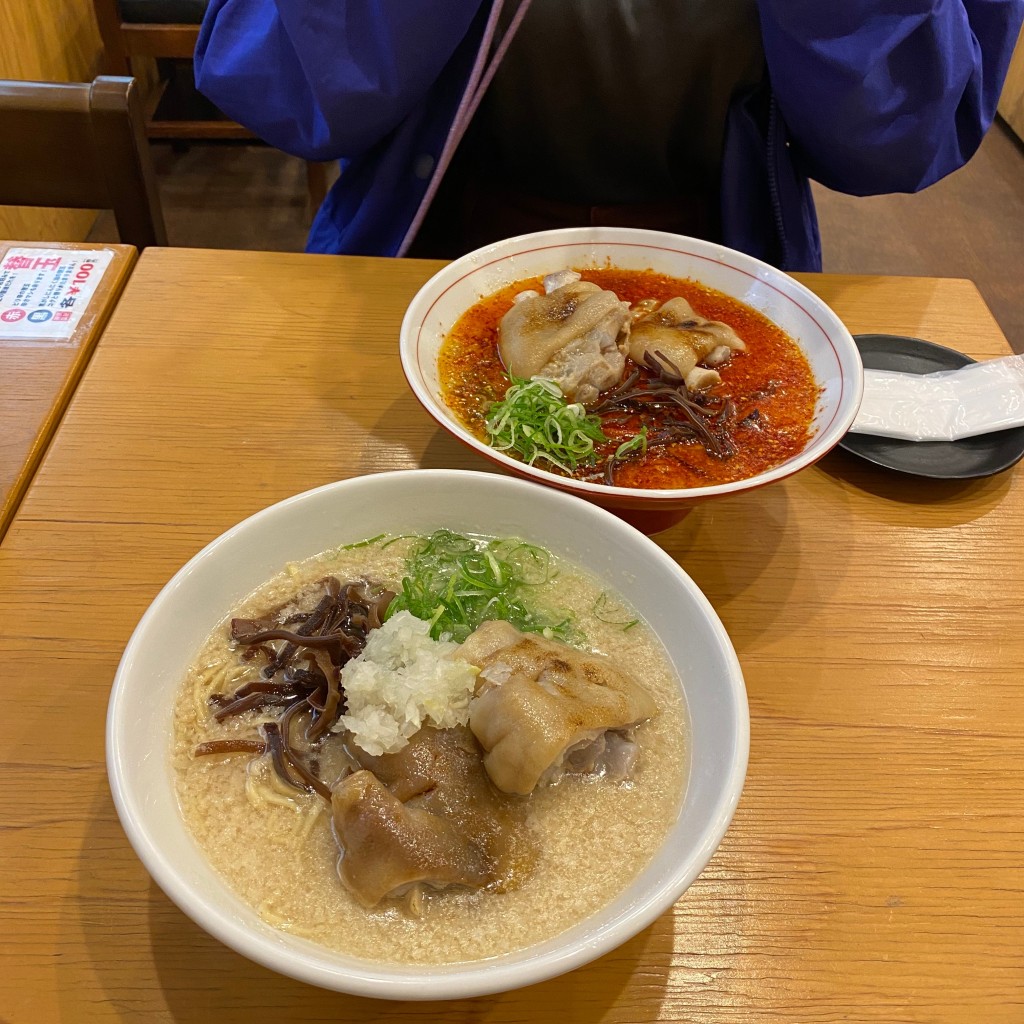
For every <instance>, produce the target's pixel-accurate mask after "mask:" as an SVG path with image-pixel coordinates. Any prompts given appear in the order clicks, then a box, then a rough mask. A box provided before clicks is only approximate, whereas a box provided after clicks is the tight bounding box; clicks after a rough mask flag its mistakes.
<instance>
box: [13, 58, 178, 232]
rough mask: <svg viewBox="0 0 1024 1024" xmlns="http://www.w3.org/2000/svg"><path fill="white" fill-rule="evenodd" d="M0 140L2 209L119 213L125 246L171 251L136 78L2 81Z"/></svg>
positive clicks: (118, 217) (115, 214) (120, 230)
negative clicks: (2, 141) (161, 247)
mask: <svg viewBox="0 0 1024 1024" xmlns="http://www.w3.org/2000/svg"><path fill="white" fill-rule="evenodd" d="M0 139H6V140H8V141H7V143H5V144H4V145H0V205H4V206H57V207H66V208H77V209H86V210H90V209H108V210H113V211H114V219H115V220H116V221H117V230H118V232H119V234H120V236H121V241H122V242H126V243H128V244H129V245H134V246H135V247H136V248H138V249H143V248H145V247H146V246H147V245H166V244H167V232H166V230H165V228H164V218H163V213H162V212H161V209H160V198H159V194H158V192H157V188H156V177H155V174H154V172H153V164H152V160H151V158H150V153H149V147H148V146H147V145H146V137H145V132H144V128H143V120H142V108H141V105H140V102H139V96H138V91H137V88H136V85H135V81H134V79H131V78H111V77H100V78H97V79H96V80H95V81H94V82H85V83H82V84H79V83H60V84H58V83H53V82H14V81H0ZM13 140H16V141H13Z"/></svg>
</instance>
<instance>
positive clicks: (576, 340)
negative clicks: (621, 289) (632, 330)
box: [498, 273, 629, 405]
mask: <svg viewBox="0 0 1024 1024" xmlns="http://www.w3.org/2000/svg"><path fill="white" fill-rule="evenodd" d="M573 276H574V275H573V273H568V274H567V278H568V280H567V283H565V284H563V285H561V287H557V288H555V289H554V290H553V291H551V292H550V293H549V294H546V295H534V296H528V297H526V298H523V299H521V301H517V302H516V303H515V305H513V306H512V308H511V309H510V310H509V311H508V312H507V313H506V314H505V315H504V316H503V317H502V318H501V325H500V330H499V339H498V351H499V352H500V353H501V358H502V361H503V362H504V364H505V368H506V369H507V370H508V371H509V373H510V374H512V375H513V376H514V377H521V378H524V379H529V378H531V377H546V378H548V379H549V380H553V381H556V382H557V383H558V385H559V387H561V389H562V393H563V394H564V395H565V396H566V397H567V398H568V399H569V401H571V402H581V403H582V404H584V405H587V404H590V403H593V402H595V401H596V400H597V397H598V395H599V393H600V392H601V391H603V390H605V389H606V388H609V387H612V385H614V384H618V383H619V381H620V380H621V379H622V371H623V368H624V367H625V365H626V356H625V345H626V339H627V337H628V335H629V303H627V302H620V301H619V299H618V297H617V296H616V294H615V293H614V292H609V291H605V290H604V289H603V288H600V287H598V286H597V285H596V284H592V283H589V282H587V281H578V280H572V277H573ZM549 280H550V278H549ZM552 283H554V282H552ZM517 298H518V297H517Z"/></svg>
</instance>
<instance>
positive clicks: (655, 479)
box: [438, 268, 821, 488]
mask: <svg viewBox="0 0 1024 1024" xmlns="http://www.w3.org/2000/svg"><path fill="white" fill-rule="evenodd" d="M580 273H581V274H582V275H583V278H584V280H586V281H593V282H594V283H595V284H597V285H599V286H600V287H601V288H606V289H609V290H610V291H613V292H615V294H616V295H617V296H618V297H619V298H620V299H624V300H625V301H627V302H629V303H630V304H631V305H633V304H635V303H637V302H639V301H640V300H642V299H648V298H654V299H657V300H658V301H659V302H667V301H668V300H669V299H671V298H674V297H675V296H679V295H681V296H682V297H683V298H685V299H686V300H687V302H689V303H690V305H691V306H692V307H693V308H694V309H695V310H696V311H697V312H698V313H699V314H700V315H701V316H703V317H706V318H707V319H709V320H722V321H724V322H725V323H727V324H729V325H730V326H731V327H732V328H733V329H734V330H735V331H736V333H737V334H738V335H739V336H740V337H741V338H742V339H743V340H744V342H746V345H747V350H746V352H740V353H736V354H735V355H734V356H733V359H732V360H731V362H730V363H729V364H728V365H726V366H724V367H720V368H719V373H720V374H721V376H722V382H721V383H720V384H718V385H716V386H715V388H714V389H713V393H714V394H717V395H722V396H725V397H728V398H731V399H732V401H733V403H734V405H735V408H736V414H735V417H734V419H733V421H732V426H731V428H730V437H731V440H732V441H733V443H734V445H735V448H736V451H735V454H733V455H730V456H728V457H726V458H719V457H717V456H714V455H711V454H709V453H708V452H707V451H705V449H704V447H703V446H702V445H701V444H700V443H699V442H697V441H694V442H691V443H680V444H673V445H670V446H668V447H665V448H657V449H651V450H650V451H649V452H648V453H647V455H645V456H643V457H640V458H634V459H630V460H629V461H627V462H624V463H622V464H620V465H618V466H617V467H616V469H615V475H614V481H615V484H616V486H619V487H643V488H677V487H701V486H710V485H712V484H721V483H729V482H730V481H733V480H743V479H746V478H748V477H751V476H755V475H756V474H758V473H761V472H764V471H765V470H768V469H771V468H772V467H774V466H778V465H779V464H780V463H782V462H785V461H786V460H787V459H789V458H791V457H792V456H794V455H796V454H798V453H799V452H800V451H802V450H803V448H804V447H805V446H806V444H807V442H808V440H809V439H810V435H811V422H812V420H813V418H814V412H815V408H816V406H817V402H818V398H819V395H820V390H821V389H820V388H819V387H818V385H817V383H816V382H815V380H814V375H813V374H812V372H811V368H810V366H809V365H808V362H807V358H806V356H804V354H803V352H802V351H801V350H800V348H799V347H798V346H797V345H796V343H795V342H794V341H793V340H792V339H791V338H790V337H789V336H788V335H787V334H786V333H785V332H784V331H783V330H781V329H780V328H779V327H777V326H776V325H775V324H773V323H772V322H771V321H770V320H769V319H768V318H767V317H765V316H764V315H762V314H761V313H758V312H757V311H756V310H754V309H751V308H750V307H749V306H747V305H745V304H744V303H742V302H739V301H738V300H736V299H733V298H731V297H730V296H728V295H724V294H723V293H722V292H718V291H715V290H714V289H712V288H707V287H705V286H704V285H702V284H699V283H697V282H696V281H692V280H683V279H681V278H675V277H668V276H667V275H664V274H658V273H655V272H654V271H652V270H617V269H613V268H606V269H586V270H580ZM526 288H534V289H536V290H538V291H541V292H543V284H542V281H541V278H539V277H536V278H527V279H524V280H522V281H517V282H515V283H514V284H510V285H508V286H507V287H505V288H502V289H501V290H500V291H497V292H495V293H494V294H493V295H489V296H487V297H486V298H484V299H481V300H480V301H479V302H477V303H476V304H475V305H473V306H471V307H470V308H469V309H468V310H466V312H465V313H463V314H462V316H461V317H460V318H459V319H458V321H457V322H456V323H455V325H454V327H452V329H451V331H450V332H449V333H448V336H447V337H446V338H445V340H444V342H443V344H442V346H441V350H440V353H439V354H438V374H439V377H440V381H441V394H442V397H443V399H444V402H445V404H446V405H447V406H448V407H449V408H450V409H451V410H452V411H453V412H454V413H455V414H456V416H457V417H458V418H459V420H460V421H461V422H462V423H463V424H464V425H465V426H466V427H467V428H468V429H469V430H470V431H472V433H473V434H474V435H475V436H476V437H478V438H479V439H480V440H481V441H484V442H485V443H486V441H487V431H486V429H485V427H484V421H485V419H486V416H487V411H488V409H489V408H490V406H491V404H492V403H493V402H496V401H499V400H500V399H502V398H503V397H504V395H505V392H506V390H507V389H508V387H509V385H510V381H509V379H508V376H507V374H506V372H505V368H504V366H503V365H502V362H501V357H500V355H499V353H498V325H499V324H500V322H501V318H502V317H503V316H504V315H505V313H507V312H508V310H509V309H510V308H511V307H512V300H513V298H514V296H516V295H517V294H518V293H519V292H521V291H523V290H524V289H526ZM632 367H633V363H632V362H631V361H630V360H627V362H626V372H627V373H628V372H629V371H630V370H631V369H632ZM754 410H757V413H758V416H757V417H756V424H752V423H751V422H749V421H748V422H747V423H746V424H744V423H743V422H742V421H743V420H744V419H745V418H746V417H748V416H749V414H750V413H752V412H754ZM624 428H625V430H624ZM630 429H632V430H636V429H637V427H636V425H634V424H630V423H628V422H627V423H626V424H619V425H617V426H614V427H613V426H606V433H607V434H608V435H609V436H610V437H613V438H615V440H616V443H617V442H618V441H619V440H624V439H626V438H627V437H628V436H629V430H630Z"/></svg>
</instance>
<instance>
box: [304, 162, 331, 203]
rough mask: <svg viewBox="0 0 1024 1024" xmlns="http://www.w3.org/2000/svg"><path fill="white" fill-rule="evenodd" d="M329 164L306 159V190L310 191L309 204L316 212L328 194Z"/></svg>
mask: <svg viewBox="0 0 1024 1024" xmlns="http://www.w3.org/2000/svg"><path fill="white" fill-rule="evenodd" d="M327 166H328V165H327V164H321V163H314V162H313V161H312V160H307V161H306V190H307V191H308V192H309V204H310V206H311V207H312V209H313V212H314V213H316V211H317V210H319V209H320V204H321V203H323V201H324V199H325V197H326V196H327Z"/></svg>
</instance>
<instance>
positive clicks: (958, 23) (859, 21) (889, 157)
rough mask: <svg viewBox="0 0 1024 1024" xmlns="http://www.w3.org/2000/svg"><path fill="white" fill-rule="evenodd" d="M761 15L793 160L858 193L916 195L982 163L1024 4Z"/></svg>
mask: <svg viewBox="0 0 1024 1024" xmlns="http://www.w3.org/2000/svg"><path fill="white" fill-rule="evenodd" d="M758 6H759V11H760V16H761V30H762V34H763V37H764V45H765V56H766V59H767V63H768V73H769V76H770V78H771V84H772V89H773V91H774V94H775V97H776V100H777V102H778V108H779V111H780V113H781V115H782V118H783V120H784V121H785V124H786V127H787V129H788V136H789V140H790V144H791V145H792V146H793V149H794V156H795V157H796V158H797V161H798V163H799V164H800V166H801V167H802V169H803V170H804V171H805V172H806V173H807V174H808V175H809V176H810V177H812V178H815V179H817V180H818V181H820V182H821V183H822V184H823V185H826V186H827V187H829V188H832V189H836V190H837V191H840V192H847V193H849V194H851V195H872V194H878V193H883V192H916V191H918V190H920V189H922V188H925V187H926V186H928V185H930V184H932V183H933V182H935V181H937V180H938V179H939V178H941V177H943V176H944V175H946V174H949V173H950V172H951V171H955V170H956V169H957V168H958V167H961V166H963V164H965V163H966V162H967V161H968V160H969V159H970V158H971V156H972V155H973V154H974V151H975V150H976V149H977V148H978V146H979V145H980V143H981V140H982V138H983V137H984V135H985V132H986V131H987V130H988V127H989V125H990V124H991V123H992V119H993V117H994V116H995V112H996V104H997V103H998V101H999V93H1000V90H1001V88H1002V84H1003V79H1004V77H1005V75H1006V70H1007V67H1008V66H1009V62H1010V56H1011V54H1012V53H1013V47H1014V44H1015V43H1016V41H1017V34H1018V31H1019V30H1020V26H1021V19H1022V17H1024V0H843V2H827V0H826V2H822V0H759V3H758Z"/></svg>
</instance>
